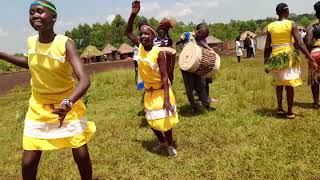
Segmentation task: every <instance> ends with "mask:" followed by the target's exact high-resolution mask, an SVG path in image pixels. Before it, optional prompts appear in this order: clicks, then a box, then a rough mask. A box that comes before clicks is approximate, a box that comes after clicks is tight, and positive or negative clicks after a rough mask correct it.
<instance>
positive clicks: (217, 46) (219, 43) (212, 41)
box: [206, 36, 222, 52]
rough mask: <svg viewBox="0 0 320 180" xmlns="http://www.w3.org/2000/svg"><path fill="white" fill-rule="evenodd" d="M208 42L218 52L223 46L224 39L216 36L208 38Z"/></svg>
mask: <svg viewBox="0 0 320 180" xmlns="http://www.w3.org/2000/svg"><path fill="white" fill-rule="evenodd" d="M206 42H207V44H208V45H209V46H210V47H211V48H212V49H213V50H214V51H216V52H220V51H221V48H222V41H221V40H220V39H218V38H216V37H214V36H208V37H207V38H206Z"/></svg>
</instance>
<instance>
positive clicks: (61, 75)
mask: <svg viewBox="0 0 320 180" xmlns="http://www.w3.org/2000/svg"><path fill="white" fill-rule="evenodd" d="M38 39H39V38H38V36H32V37H29V38H28V65H29V69H30V73H31V82H30V83H31V91H32V95H31V98H30V100H29V108H28V112H27V114H26V118H25V124H24V134H23V149H24V150H53V149H59V148H77V147H80V146H82V145H84V144H86V143H88V142H89V141H90V140H91V138H92V136H93V134H94V133H95V130H96V127H95V124H94V123H93V122H89V121H87V119H86V118H85V116H86V107H85V105H84V103H83V101H82V100H78V101H77V102H76V103H75V104H74V105H73V106H72V109H71V111H70V112H69V113H68V114H67V116H66V118H65V120H64V124H63V126H62V127H61V128H59V127H58V126H59V120H58V115H56V114H53V113H52V110H53V108H58V107H59V106H60V103H61V101H62V100H63V99H65V98H68V97H70V95H71V93H72V92H73V90H74V89H75V86H76V81H75V80H74V79H73V77H72V73H73V69H72V66H71V64H70V62H69V61H68V60H67V59H66V56H65V54H66V47H65V44H66V42H67V41H68V40H69V38H68V37H66V36H63V35H56V37H55V39H54V41H53V42H51V43H48V44H44V43H40V42H39V40H38Z"/></svg>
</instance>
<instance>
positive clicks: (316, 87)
mask: <svg viewBox="0 0 320 180" xmlns="http://www.w3.org/2000/svg"><path fill="white" fill-rule="evenodd" d="M311 91H312V96H313V105H314V106H318V105H319V84H318V83H315V82H314V83H313V84H312V85H311Z"/></svg>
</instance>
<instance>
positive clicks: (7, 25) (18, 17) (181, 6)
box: [0, 0, 316, 53]
mask: <svg viewBox="0 0 320 180" xmlns="http://www.w3.org/2000/svg"><path fill="white" fill-rule="evenodd" d="M31 2H32V1H30V0H23V1H22V0H6V1H4V2H2V8H1V11H0V17H1V23H0V51H6V52H11V53H14V52H26V50H25V49H26V39H27V37H28V36H30V35H33V34H36V32H35V31H34V30H33V29H32V28H31V26H30V24H29V21H28V10H29V4H30V3H31ZM52 2H53V3H54V4H55V5H56V7H57V10H58V20H57V23H56V26H55V30H56V32H57V33H61V34H64V32H65V31H66V30H70V29H72V28H73V27H75V26H77V25H78V24H80V23H89V24H92V23H95V22H106V21H112V20H113V18H114V16H115V15H116V14H120V15H121V16H122V17H124V18H126V19H127V18H128V17H129V13H130V10H131V9H130V8H131V1H128V0H52ZM280 2H285V3H287V4H288V5H289V8H290V13H296V14H301V13H313V4H314V3H315V2H316V1H314V0H283V1H279V0H241V1H240V0H176V1H174V0H141V6H142V10H141V13H140V14H141V15H143V16H146V17H155V18H157V19H160V18H163V17H174V18H176V19H177V20H179V21H184V22H186V23H188V22H191V21H192V22H194V23H198V22H201V21H202V20H203V19H204V20H205V21H206V22H210V23H216V22H229V21H230V20H231V19H234V20H248V19H262V18H265V17H275V6H276V5H277V4H278V3H280Z"/></svg>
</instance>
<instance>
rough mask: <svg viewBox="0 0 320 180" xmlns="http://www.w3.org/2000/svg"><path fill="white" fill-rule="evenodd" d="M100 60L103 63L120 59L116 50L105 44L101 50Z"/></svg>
mask: <svg viewBox="0 0 320 180" xmlns="http://www.w3.org/2000/svg"><path fill="white" fill-rule="evenodd" d="M102 58H103V60H104V61H115V60H118V59H120V54H119V52H118V50H117V48H115V47H113V46H112V45H111V44H107V46H106V47H105V48H104V49H103V50H102Z"/></svg>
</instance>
